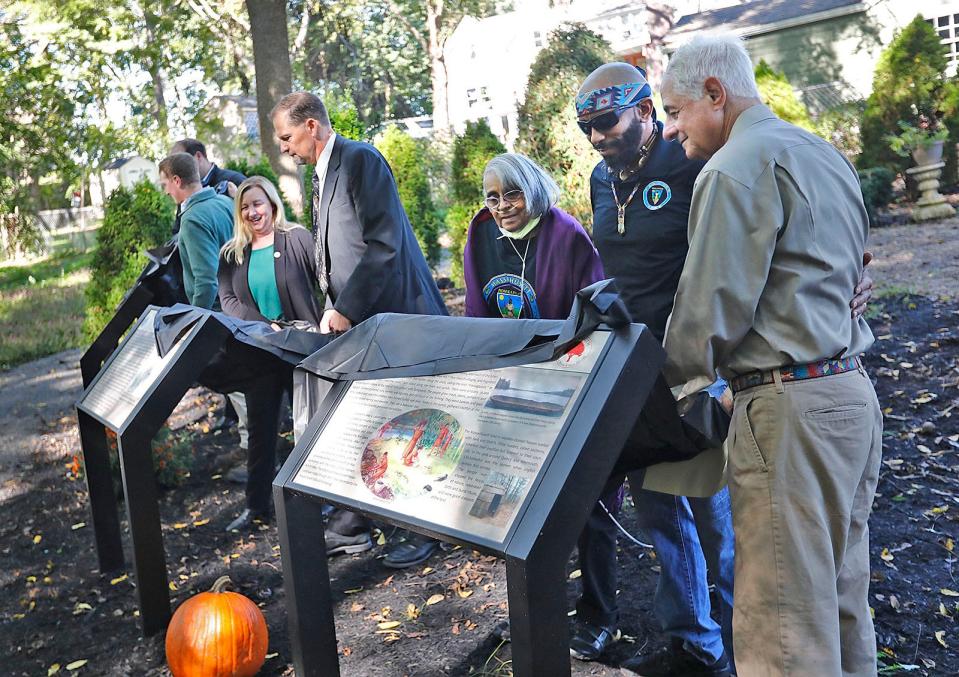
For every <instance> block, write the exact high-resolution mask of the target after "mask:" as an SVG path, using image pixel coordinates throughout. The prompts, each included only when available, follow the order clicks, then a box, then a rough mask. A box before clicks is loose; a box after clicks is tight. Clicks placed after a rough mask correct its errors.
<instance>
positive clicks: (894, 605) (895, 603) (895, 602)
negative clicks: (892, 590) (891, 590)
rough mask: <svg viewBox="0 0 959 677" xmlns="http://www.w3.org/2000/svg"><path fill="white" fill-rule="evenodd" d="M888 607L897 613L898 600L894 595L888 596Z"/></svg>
mask: <svg viewBox="0 0 959 677" xmlns="http://www.w3.org/2000/svg"><path fill="white" fill-rule="evenodd" d="M889 606H891V607H892V608H893V609H894V610H896V611H899V598H898V597H896V596H895V595H889Z"/></svg>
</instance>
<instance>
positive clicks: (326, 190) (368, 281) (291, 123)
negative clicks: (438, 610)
mask: <svg viewBox="0 0 959 677" xmlns="http://www.w3.org/2000/svg"><path fill="white" fill-rule="evenodd" d="M271 117H272V118H273V127H274V129H275V131H276V136H277V138H278V139H279V142H280V150H281V151H282V152H283V153H285V154H287V155H289V156H290V157H292V158H293V160H294V161H295V162H296V163H297V164H313V165H315V167H316V169H315V171H314V172H313V177H312V180H313V195H312V199H313V223H312V226H313V237H314V242H315V246H316V249H315V256H316V272H317V281H318V283H319V285H320V289H321V290H322V291H323V293H324V294H326V309H325V310H324V312H323V318H322V320H321V322H320V331H321V332H323V333H330V332H343V331H347V330H348V329H350V327H352V326H354V325H356V324H359V323H360V322H362V321H364V320H366V319H368V318H370V317H372V316H373V315H376V314H377V313H414V314H420V315H446V314H447V310H446V306H445V304H444V303H443V298H442V297H441V296H440V293H439V289H437V287H436V283H435V282H434V281H433V276H432V274H431V273H430V269H429V267H428V266H427V265H426V259H425V258H424V257H423V252H422V251H421V250H420V248H419V245H418V244H417V242H416V237H415V236H414V235H413V228H412V226H411V225H410V220H409V218H408V217H407V215H406V212H405V211H404V209H403V204H402V202H400V196H399V193H398V192H397V188H396V182H395V181H394V179H393V172H392V171H391V170H390V167H389V165H388V164H387V163H386V160H385V159H384V158H383V156H382V155H381V154H380V153H379V151H377V150H376V149H375V148H374V147H373V146H371V145H369V144H366V143H362V142H358V141H351V140H349V139H345V138H343V137H340V136H337V135H336V134H335V133H334V132H333V127H332V125H331V124H330V118H329V115H328V114H327V112H326V107H325V106H324V105H323V102H322V101H321V100H320V98H319V97H318V96H316V95H314V94H310V93H309V92H294V93H293V94H288V95H287V96H285V97H283V99H281V100H280V102H279V103H278V104H277V105H276V107H275V108H274V109H273V112H272V114H271ZM326 545H327V552H328V553H329V554H334V553H337V552H346V553H353V552H362V551H364V550H369V549H370V548H371V547H373V546H372V542H371V541H370V535H369V524H368V522H367V521H366V520H365V519H362V518H360V517H359V516H358V515H355V514H353V513H349V512H347V511H338V512H337V513H335V514H334V515H333V516H332V517H331V518H330V521H329V524H328V525H327V530H326ZM402 546H403V547H402V550H403V552H402V557H400V558H399V559H397V558H394V559H393V560H392V561H395V562H397V563H398V564H400V565H402V566H410V565H412V564H415V563H417V562H419V561H423V560H425V559H426V558H427V557H429V555H430V554H432V552H433V551H434V550H435V549H436V543H435V541H432V540H430V539H420V538H418V537H417V538H412V537H411V538H410V539H409V540H408V541H404V542H403V544H402ZM393 554H395V553H393V552H391V553H390V556H392V555H393ZM388 557H389V556H388Z"/></svg>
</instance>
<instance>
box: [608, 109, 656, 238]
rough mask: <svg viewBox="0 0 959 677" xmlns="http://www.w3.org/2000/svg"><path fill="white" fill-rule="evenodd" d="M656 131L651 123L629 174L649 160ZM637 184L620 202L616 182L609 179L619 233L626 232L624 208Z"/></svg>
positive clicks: (623, 233) (634, 193)
mask: <svg viewBox="0 0 959 677" xmlns="http://www.w3.org/2000/svg"><path fill="white" fill-rule="evenodd" d="M658 131H659V130H658V128H657V127H656V125H653V133H652V134H650V136H649V140H648V141H647V142H646V143H644V144H643V146H642V148H640V149H639V162H637V163H636V168H635V169H634V170H632V172H630V173H631V174H635V173H636V172H638V171H639V170H640V169H642V168H643V166H645V164H646V161H647V160H649V151H650V150H651V149H652V147H653V143H655V142H656V137H657V136H658V135H659V134H658ZM639 184H640V182H639V181H638V180H637V181H636V185H635V186H633V191H632V192H631V193H630V194H629V197H628V198H626V202H624V203H623V204H620V203H619V195H617V194H616V184H615V183H614V182H613V179H610V180H609V187H610V188H611V189H612V191H613V202H615V203H616V232H617V233H619V234H620V235H625V234H626V208H627V207H628V206H629V203H630V202H632V201H633V198H634V197H635V196H636V191H637V190H639Z"/></svg>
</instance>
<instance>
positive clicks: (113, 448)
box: [72, 426, 196, 496]
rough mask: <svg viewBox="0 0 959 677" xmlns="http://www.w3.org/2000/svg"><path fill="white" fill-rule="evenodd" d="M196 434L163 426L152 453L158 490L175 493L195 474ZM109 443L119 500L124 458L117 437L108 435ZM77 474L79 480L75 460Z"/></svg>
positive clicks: (157, 435) (111, 466)
mask: <svg viewBox="0 0 959 677" xmlns="http://www.w3.org/2000/svg"><path fill="white" fill-rule="evenodd" d="M195 438H196V436H195V435H194V434H193V432H191V431H189V430H187V429H185V428H183V429H180V430H177V431H173V430H170V428H168V427H167V426H163V427H162V428H160V430H159V431H158V432H157V434H156V436H154V438H153V440H151V442H150V451H151V452H152V454H153V474H154V476H155V477H156V482H157V486H158V487H160V488H163V489H173V488H175V487H178V486H180V485H181V484H183V483H184V482H186V480H187V478H188V477H189V476H190V472H191V471H192V470H193V464H194V461H195V460H196V459H195V457H194V454H193V446H194V444H195V443H196V439H195ZM107 443H108V446H109V453H110V470H111V471H112V473H113V486H114V489H115V491H116V493H117V496H122V495H123V484H122V481H121V476H120V454H119V451H118V449H117V438H116V433H114V432H113V431H112V430H108V431H107ZM72 471H73V473H74V474H75V475H76V476H77V477H79V476H80V471H79V463H78V460H77V459H76V458H74V463H73V466H72Z"/></svg>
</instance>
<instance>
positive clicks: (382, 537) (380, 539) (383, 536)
mask: <svg viewBox="0 0 959 677" xmlns="http://www.w3.org/2000/svg"><path fill="white" fill-rule="evenodd" d="M376 544H377V545H386V534H383V533H381V534H380V535H379V537H378V538H377V539H376Z"/></svg>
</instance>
